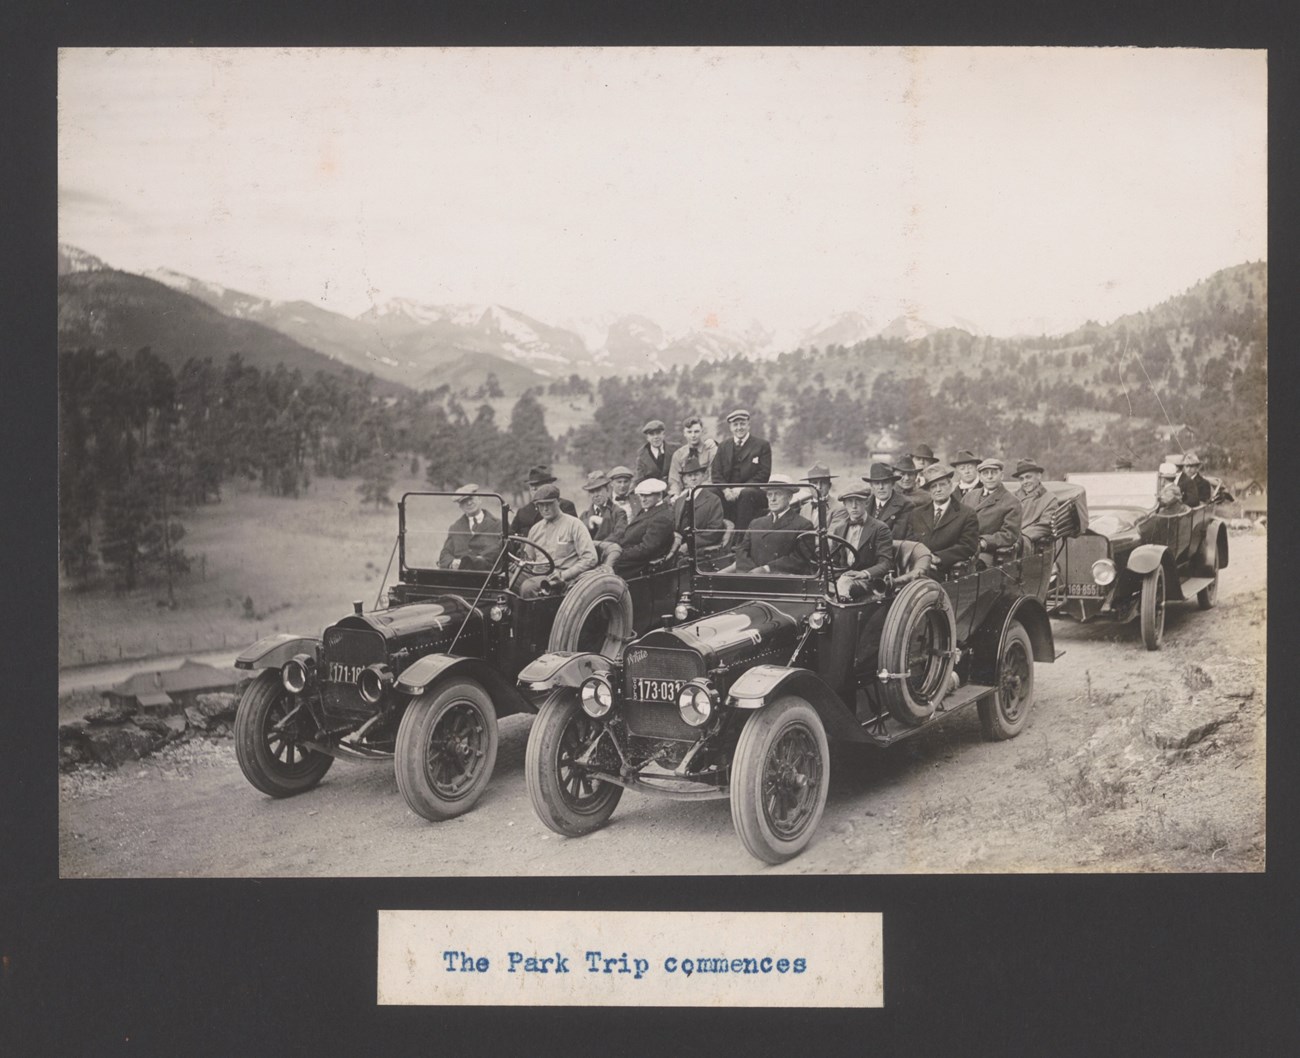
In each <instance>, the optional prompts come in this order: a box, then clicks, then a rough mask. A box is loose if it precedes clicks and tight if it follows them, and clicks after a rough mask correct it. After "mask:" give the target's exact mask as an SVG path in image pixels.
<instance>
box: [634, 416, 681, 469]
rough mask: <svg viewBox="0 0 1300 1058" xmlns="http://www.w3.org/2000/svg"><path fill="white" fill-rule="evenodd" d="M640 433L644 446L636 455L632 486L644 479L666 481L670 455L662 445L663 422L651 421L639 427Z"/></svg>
mask: <svg viewBox="0 0 1300 1058" xmlns="http://www.w3.org/2000/svg"><path fill="white" fill-rule="evenodd" d="M641 433H642V434H644V435H645V444H643V445H642V446H641V451H639V452H637V454H636V479H635V481H634V482H633V484H634V485H639V484H640V483H641V482H643V481H645V479H646V478H657V479H658V480H659V481H667V480H668V465H669V461H670V459H671V458H672V453H671V452H669V451H668V446H667V445H665V444H664V424H663V420H662V419H651V420H650V421H649V422H648V423H646V424H645V425H644V426H642V427H641Z"/></svg>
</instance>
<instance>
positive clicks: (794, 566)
mask: <svg viewBox="0 0 1300 1058" xmlns="http://www.w3.org/2000/svg"><path fill="white" fill-rule="evenodd" d="M812 527H813V524H812V522H810V521H808V519H807V518H805V517H803V516H802V515H801V514H800V513H799V512H798V511H797V510H796V509H795V508H794V506H793V505H791V506H789V507H787V508H786V509H785V510H784V511H783V512H782V514H781V516H780V517H779V518H773V517H772V515H771V514H764V515H761V516H760V517H758V518H755V519H754V520H753V521H752V522H750V523H749V530H748V531H747V532H745V533H744V534H742V539H741V541H740V546H739V547H737V548H736V570H737V571H738V572H740V573H748V572H749V571H750V570H751V569H754V568H755V567H757V566H767V568H768V569H770V570H771V571H772V572H773V573H807V572H808V571H809V569H811V565H812V564H811V563H810V562H809V561H808V560H807V559H806V558H805V557H803V556H802V555H800V554H797V553H796V552H795V551H794V541H795V537H796V536H797V535H798V534H799V533H800V532H806V531H807V530H809V529H812ZM773 530H780V531H778V532H773Z"/></svg>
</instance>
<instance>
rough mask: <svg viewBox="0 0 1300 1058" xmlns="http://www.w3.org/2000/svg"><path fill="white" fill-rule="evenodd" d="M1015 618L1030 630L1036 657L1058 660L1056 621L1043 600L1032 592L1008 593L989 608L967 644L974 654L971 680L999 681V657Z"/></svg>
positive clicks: (982, 681)
mask: <svg viewBox="0 0 1300 1058" xmlns="http://www.w3.org/2000/svg"><path fill="white" fill-rule="evenodd" d="M1014 621H1019V622H1020V623H1021V624H1022V625H1024V627H1025V631H1026V632H1028V633H1029V642H1030V645H1031V646H1032V647H1033V651H1034V661H1048V662H1051V661H1055V660H1056V641H1055V640H1054V639H1053V637H1052V622H1051V621H1050V620H1048V617H1047V611H1046V610H1045V609H1044V608H1043V604H1042V603H1041V602H1039V601H1038V600H1037V599H1036V598H1035V597H1034V596H1032V595H1020V596H1016V597H1014V598H1007V597H1004V598H1003V599H1001V600H999V601H998V603H997V605H995V606H994V607H993V609H992V610H990V611H989V613H988V616H987V617H985V619H984V623H983V624H982V625H980V627H979V629H978V630H977V631H976V632H975V634H974V635H973V636H971V638H970V642H969V643H967V644H966V649H967V650H968V651H970V657H971V663H970V678H971V682H973V683H981V684H985V685H987V686H990V687H991V686H993V685H994V684H996V683H997V672H998V658H999V657H1000V656H1001V654H1002V644H1003V642H1004V641H1005V639H1006V637H1007V634H1008V633H1009V632H1010V631H1011V625H1012V622H1014Z"/></svg>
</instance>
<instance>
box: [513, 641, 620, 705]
mask: <svg viewBox="0 0 1300 1058" xmlns="http://www.w3.org/2000/svg"><path fill="white" fill-rule="evenodd" d="M613 667H614V663H613V662H612V661H610V659H609V658H607V657H605V656H604V655H603V654H583V653H579V652H578V651H576V650H553V651H551V652H550V653H549V654H543V655H542V656H541V657H538V658H534V659H533V660H532V661H530V662H529V663H528V664H527V665H525V666H524V667H523V670H522V671H521V672H520V673H519V687H520V689H521V690H522V691H523V692H524V693H525V694H532V695H535V694H539V693H541V692H543V691H552V690H554V689H555V688H557V687H577V686H579V685H580V684H581V683H582V681H583V680H585V679H586V678H587V677H588V676H593V675H595V674H596V673H601V674H608V673H609V671H610V670H611V669H612V668H613Z"/></svg>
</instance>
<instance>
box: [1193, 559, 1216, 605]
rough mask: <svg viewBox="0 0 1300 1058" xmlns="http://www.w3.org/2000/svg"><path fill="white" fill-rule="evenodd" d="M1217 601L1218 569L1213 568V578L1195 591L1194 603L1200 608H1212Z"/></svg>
mask: <svg viewBox="0 0 1300 1058" xmlns="http://www.w3.org/2000/svg"><path fill="white" fill-rule="evenodd" d="M1218 601H1219V570H1218V568H1217V567H1216V568H1215V570H1214V579H1213V580H1212V581H1210V583H1209V584H1207V585H1206V586H1205V587H1204V588H1202V589H1201V590H1200V591H1198V592H1197V593H1196V605H1197V606H1199V607H1200V608H1201V609H1202V610H1213V609H1214V604H1215V603H1217V602H1218Z"/></svg>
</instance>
